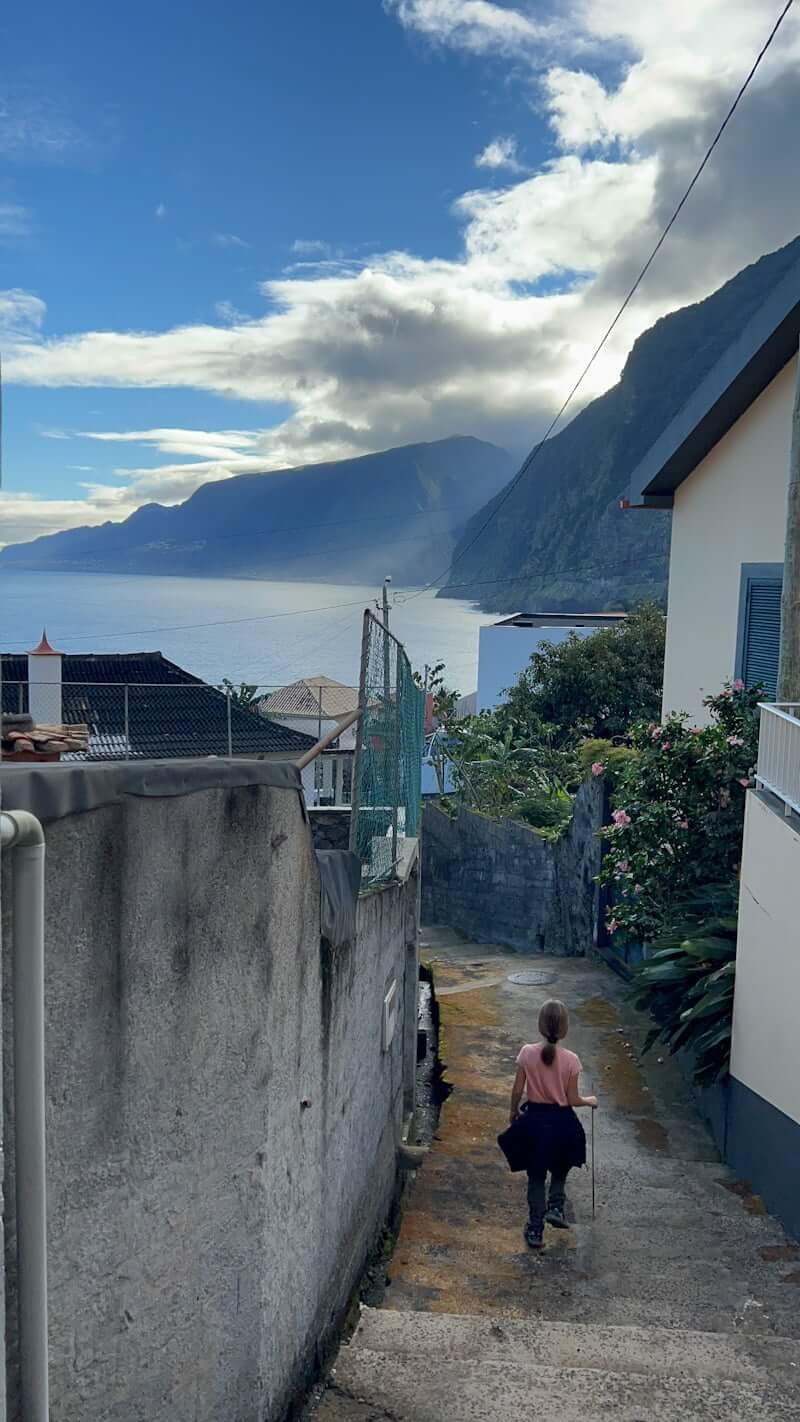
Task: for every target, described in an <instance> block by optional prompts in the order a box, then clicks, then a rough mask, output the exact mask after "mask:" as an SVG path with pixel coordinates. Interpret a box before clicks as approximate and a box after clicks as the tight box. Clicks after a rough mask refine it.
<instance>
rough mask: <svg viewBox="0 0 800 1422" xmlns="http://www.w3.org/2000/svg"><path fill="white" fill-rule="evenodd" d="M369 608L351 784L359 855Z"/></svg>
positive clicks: (352, 846) (353, 838)
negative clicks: (359, 815) (359, 816)
mask: <svg viewBox="0 0 800 1422" xmlns="http://www.w3.org/2000/svg"><path fill="white" fill-rule="evenodd" d="M370 616H371V614H370V611H369V608H365V609H364V623H363V627H362V632H361V667H360V670H359V673H358V709H359V712H360V715H359V718H358V720H357V721H356V746H355V751H354V752H353V773H352V778H351V782H350V849H351V850H352V852H353V853H354V854H358V812H359V809H360V807H361V744H362V741H363V739H364V730H365V727H366V716H367V666H368V663H369V624H370Z"/></svg>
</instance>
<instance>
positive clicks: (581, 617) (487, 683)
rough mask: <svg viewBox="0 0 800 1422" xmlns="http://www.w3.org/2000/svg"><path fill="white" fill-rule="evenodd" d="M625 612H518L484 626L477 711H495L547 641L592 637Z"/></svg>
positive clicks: (613, 624) (479, 645)
mask: <svg viewBox="0 0 800 1422" xmlns="http://www.w3.org/2000/svg"><path fill="white" fill-rule="evenodd" d="M624 618H625V613H624V612H590V613H579V612H518V613H517V614H516V615H515V616H514V617H505V618H503V620H502V622H494V623H492V624H491V625H490V626H488V627H482V628H481V630H480V634H479V642H478V691H477V698H476V702H477V704H476V710H477V711H493V710H494V708H495V707H496V706H499V705H500V702H501V701H503V700H505V693H506V692H507V691H508V689H509V687H511V686H513V685H514V682H515V681H517V679H518V677H519V676H520V674H521V673H522V672H523V671H525V668H526V667H527V665H528V662H529V661H530V659H531V656H532V655H533V653H534V652H535V651H537V650H538V648H539V647H540V646H541V645H542V643H543V642H556V643H558V642H566V641H567V640H568V638H569V637H571V636H572V635H573V634H574V635H575V636H577V637H589V636H591V634H592V632H598V631H600V630H601V628H603V627H614V626H616V625H617V624H618V623H619V622H620V621H622V620H624Z"/></svg>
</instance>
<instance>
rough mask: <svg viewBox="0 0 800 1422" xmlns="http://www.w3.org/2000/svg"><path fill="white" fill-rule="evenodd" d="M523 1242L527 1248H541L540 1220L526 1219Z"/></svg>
mask: <svg viewBox="0 0 800 1422" xmlns="http://www.w3.org/2000/svg"><path fill="white" fill-rule="evenodd" d="M524 1233H525V1243H526V1244H527V1246H528V1248H529V1249H541V1248H542V1245H543V1235H544V1226H543V1224H542V1221H541V1220H528V1223H527V1224H526V1226H525V1231H524Z"/></svg>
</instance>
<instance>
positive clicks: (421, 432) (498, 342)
mask: <svg viewBox="0 0 800 1422" xmlns="http://www.w3.org/2000/svg"><path fill="white" fill-rule="evenodd" d="M387 8H388V10H389V11H390V13H392V14H393V15H395V16H396V17H397V18H398V19H399V20H400V21H401V22H402V24H403V25H404V26H406V27H407V28H408V29H409V30H411V29H413V30H415V31H416V32H417V33H418V34H419V35H420V36H421V37H422V38H423V39H425V40H427V41H434V42H436V43H438V44H448V45H451V46H453V47H455V48H458V49H460V50H462V51H466V52H467V53H469V54H470V55H472V56H476V55H483V56H491V55H494V56H495V57H497V58H499V59H503V60H504V59H506V58H508V59H509V60H510V61H511V67H512V69H513V73H514V76H515V78H516V79H517V80H520V78H521V80H522V82H523V84H524V86H525V88H524V96H525V98H526V99H527V98H531V99H532V100H533V101H534V102H535V103H536V104H537V105H538V106H539V107H540V109H541V111H542V113H543V115H544V117H545V119H546V120H547V122H548V123H549V125H550V129H551V132H552V135H553V142H554V145H555V146H554V148H553V150H552V151H551V154H550V155H549V157H547V158H546V159H545V160H544V161H543V162H541V163H540V165H539V167H538V168H537V170H536V171H534V172H531V173H529V174H525V175H524V176H523V175H519V176H517V177H514V178H512V181H510V182H509V184H508V185H507V186H505V187H503V188H489V189H486V188H484V189H482V190H478V191H474V192H467V193H464V194H462V196H461V197H460V198H458V200H457V201H456V203H455V204H454V206H453V213H454V218H455V220H456V221H457V222H458V223H459V224H460V225H461V229H462V244H461V249H460V251H459V253H458V255H457V256H455V257H453V258H452V259H450V260H442V259H437V258H426V259H422V258H419V257H417V256H415V255H414V254H413V253H410V252H403V251H389V252H383V253H378V254H376V255H373V256H370V257H368V258H366V259H363V260H359V261H358V262H355V261H353V262H346V261H345V260H344V258H343V254H342V253H340V252H339V251H337V250H336V249H335V248H333V247H332V246H331V244H329V243H326V242H323V241H321V240H318V239H310V238H298V239H297V241H296V242H295V243H294V252H295V255H297V256H298V257H301V258H305V259H307V260H306V261H305V262H302V261H301V262H298V263H296V264H295V266H294V267H293V268H291V269H290V270H289V271H288V272H286V273H285V274H284V276H283V277H282V278H281V279H279V280H272V281H266V282H264V283H263V285H262V294H263V296H264V297H265V298H266V305H265V309H264V310H263V312H262V313H261V314H259V315H258V316H256V317H244V316H242V315H241V313H239V312H237V311H236V310H235V308H233V307H231V306H230V305H228V304H225V303H222V304H220V305H219V306H218V307H217V317H218V322H217V323H216V324H212V323H210V322H209V323H205V324H193V325H185V326H176V327H174V328H172V329H169V330H164V331H87V332H76V333H73V334H71V335H66V336H63V337H58V338H54V339H45V338H44V337H43V335H42V333H41V330H40V327H41V322H42V318H43V316H44V306H43V303H41V302H40V301H38V298H34V297H30V296H29V294H26V293H12V294H11V295H12V296H15V298H16V300H17V303H18V305H19V303H20V302H21V303H22V305H21V306H19V311H20V312H22V314H23V317H24V303H25V302H26V301H27V302H29V303H30V302H32V303H34V305H33V306H29V307H28V308H27V311H28V318H29V319H28V321H27V324H26V323H25V320H24V319H22V320H20V319H17V320H16V324H15V325H14V326H13V331H14V338H13V340H12V341H11V342H10V343H7V353H6V357H5V373H6V375H7V378H8V380H9V381H11V380H16V381H20V382H23V383H26V384H29V385H39V386H43V387H46V386H60V385H65V386H67V385H73V386H98V387H99V386H107V387H115V386H116V387H131V388H139V389H142V388H157V387H177V388H181V387H182V388H191V389H197V390H204V391H210V392H213V393H215V394H217V395H222V396H230V397H233V398H237V399H249V400H252V401H254V402H269V403H284V404H287V405H288V406H289V407H290V411H291V413H290V414H289V416H288V418H286V419H283V420H282V421H281V422H280V423H278V424H276V425H275V426H274V427H273V428H271V429H267V430H263V431H255V432H254V431H238V430H223V431H218V432H213V431H201V432H198V431H186V430H144V431H142V430H138V431H129V432H126V431H121V432H119V433H118V434H112V435H106V436H105V438H106V439H107V440H114V441H118V442H119V443H120V444H123V443H139V444H144V445H145V446H148V447H149V448H150V449H155V450H156V451H157V452H158V453H160V454H162V455H163V456H164V457H165V460H166V461H168V462H165V463H163V464H162V465H160V466H159V467H158V468H157V469H143V468H139V467H137V468H133V469H127V470H124V469H123V470H118V471H117V473H116V475H115V478H116V481H117V482H116V483H114V484H109V485H100V484H98V485H93V486H92V487H91V489H89V490H87V503H86V506H85V507H86V508H87V509H89V510H90V511H91V515H92V517H93V518H95V519H96V518H99V517H100V516H106V517H108V516H110V513H109V510H111V511H113V512H114V513H115V514H117V515H118V514H119V513H120V512H121V511H122V510H123V509H124V508H128V507H130V506H132V505H133V504H135V502H137V501H138V502H141V501H142V499H143V498H144V497H148V498H163V499H165V500H174V498H176V497H182V496H185V494H186V493H188V492H191V490H192V488H193V487H197V485H198V484H199V483H201V482H203V481H205V480H206V479H208V478H219V477H225V476H227V475H230V474H232V473H236V472H237V471H241V470H244V469H249V468H261V469H275V468H281V467H286V466H290V465H294V464H300V463H305V462H310V461H317V460H326V459H334V458H338V457H343V456H346V455H350V454H354V453H362V452H365V451H367V450H370V449H376V448H382V447H387V446H389V445H391V444H395V443H400V442H403V441H410V440H415V439H428V438H437V437H440V436H442V435H445V434H450V433H453V432H454V431H464V432H471V433H475V434H478V435H482V436H484V437H487V438H494V439H496V440H497V441H498V442H500V443H506V444H514V445H522V444H524V443H528V442H531V443H532V442H533V441H534V440H535V438H536V436H537V434H538V433H539V432H540V431H541V429H542V427H543V424H544V422H545V420H546V419H547V417H548V416H549V415H550V414H551V412H552V410H553V408H554V407H556V406H557V404H558V403H560V401H561V399H562V398H563V395H564V393H565V391H566V390H567V389H568V388H569V386H570V385H571V383H572V381H573V380H574V378H575V376H576V374H577V372H578V371H579V370H580V369H581V368H582V366H583V365H584V363H585V362H586V360H587V359H588V356H589V354H590V353H591V350H592V349H593V346H594V344H595V343H596V341H597V339H598V338H599V336H600V334H601V333H602V332H603V331H604V330H605V328H606V326H607V325H608V323H609V321H610V320H611V318H612V316H613V315H614V314H615V312H616V310H617V307H618V305H619V302H620V299H621V296H622V295H623V294H624V292H625V291H626V290H627V288H628V286H629V285H630V282H631V279H632V277H633V275H634V274H635V272H636V271H637V270H638V269H639V267H640V266H641V264H642V261H643V259H644V258H645V257H646V255H647V253H648V252H649V251H650V249H651V247H652V245H653V243H654V241H655V238H656V236H657V235H658V233H659V231H660V229H661V228H662V227H663V224H664V221H665V220H666V217H667V216H668V215H669V212H670V211H671V209H672V207H673V206H674V204H675V202H676V200H677V198H678V196H679V195H680V193H681V191H682V190H683V188H684V187H685V185H686V182H687V181H688V178H689V176H690V175H691V173H692V171H693V169H694V167H695V166H696V164H697V162H698V160H699V157H700V155H701V153H702V151H703V149H704V147H705V145H706V144H707V142H708V140H709V138H710V136H711V134H712V133H713V131H714V128H715V126H716V124H717V123H718V121H719V117H720V116H721V113H722V112H724V109H725V107H726V106H727V103H728V102H729V100H730V96H731V94H732V93H733V92H734V91H735V88H736V87H737V85H738V83H739V82H740V80H741V77H742V76H743V75H744V74H745V73H746V72H747V69H748V68H749V66H750V64H751V62H752V59H753V57H754V55H755V53H756V52H757V50H758V48H759V46H760V44H761V43H762V42H763V39H764V38H765V35H766V29H768V26H765V22H764V14H763V3H762V0H740V3H739V4H738V5H737V6H736V8H735V10H731V8H730V5H729V3H728V0H671V4H670V22H669V25H666V24H665V23H664V21H663V12H662V11H660V10H659V9H658V8H657V7H656V8H653V7H647V6H642V5H641V3H640V0H554V3H553V5H552V7H551V8H550V9H549V10H548V8H547V7H546V6H545V5H543V4H541V5H537V6H535V7H534V6H533V5H532V4H529V5H522V4H517V5H516V6H512V5H499V4H490V3H488V0H472V3H469V0H392V3H388V0H387ZM598 55H599V56H600V57H601V61H600V62H598V60H597V58H596V57H597V56H598ZM576 56H579V60H580V62H579V64H578V63H577V62H576ZM611 62H613V64H614V65H615V67H614V68H613V69H612V68H611ZM798 68H800V11H798V14H797V15H796V16H794V15H790V17H789V19H788V20H787V21H786V22H785V24H784V27H783V29H782V30H781V32H780V35H779V38H778V40H777V41H776V44H775V45H774V46H773V50H771V51H770V55H769V56H768V59H767V61H765V64H764V66H763V68H762V70H761V71H760V72H759V75H758V77H757V81H756V83H755V84H754V85H753V87H752V89H751V91H750V92H749V93H748V95H747V97H746V100H745V102H744V104H743V105H742V107H741V109H740V111H739V113H738V114H737V116H736V118H735V119H734V122H733V123H732V124H731V127H730V129H729V130H728V132H727V133H726V135H725V138H724V140H723V142H722V143H721V144H720V146H719V148H718V149H717V151H716V153H715V155H714V159H713V161H712V164H711V165H710V166H709V168H708V169H707V170H706V172H705V174H704V175H703V178H702V181H701V183H700V184H699V185H698V188H697V189H696V191H695V193H694V194H693V196H692V199H691V201H690V203H689V204H688V205H687V208H686V210H685V211H684V213H683V214H682V216H681V219H680V222H679V223H678V225H677V226H676V228H675V229H674V231H673V233H672V234H671V235H670V238H669V241H668V242H667V244H666V245H665V247H664V249H663V250H662V252H661V253H660V254H659V257H658V260H657V262H656V263H655V265H654V267H653V268H652V270H651V272H650V273H649V275H648V278H647V281H646V284H645V286H644V287H643V289H642V290H641V291H640V292H639V293H638V294H637V297H636V300H635V302H634V303H633V304H632V306H631V307H630V308H629V310H628V311H627V312H626V314H625V316H624V318H623V320H622V321H621V322H620V324H619V326H618V327H617V330H616V331H615V333H614V336H613V338H612V340H611V341H610V342H609V344H608V346H607V348H606V349H605V351H604V352H603V355H602V357H601V359H600V360H599V361H598V362H597V365H596V366H595V368H594V369H593V371H592V373H591V376H590V378H589V379H588V380H587V382H586V384H585V386H584V387H583V389H582V392H581V399H582V400H585V399H587V398H590V397H591V396H592V395H594V394H596V393H598V392H599V391H600V390H602V389H605V388H607V386H608V385H609V384H610V383H611V382H613V380H614V379H615V378H616V377H617V376H618V374H619V371H620V369H621V366H622V364H623V362H624V359H625V356H626V354H627V352H628V350H629V349H630V346H631V344H632V342H633V340H634V339H635V338H636V336H637V335H638V334H639V333H640V332H641V331H642V330H644V329H645V328H646V327H648V326H649V325H651V324H652V323H653V321H654V320H655V319H657V318H658V317H659V316H661V315H663V314H664V313H665V312H667V311H669V310H672V309H674V308H675V307H676V306H678V305H682V304H684V303H686V302H687V301H691V300H696V299H698V298H700V297H702V296H704V295H706V294H707V293H708V292H710V291H712V290H713V289H714V288H715V287H716V286H717V285H719V284H720V282H722V281H723V280H725V279H726V278H727V277H729V276H731V275H733V273H734V272H735V271H737V270H738V269H739V268H740V267H742V266H743V265H745V264H746V263H747V262H748V261H751V260H753V259H755V258H756V257H758V256H759V255H761V254H762V253H763V252H764V251H767V250H770V249H772V248H774V247H777V246H780V245H781V244H782V243H783V242H786V241H788V240H789V239H790V238H791V237H793V236H794V235H795V234H796V233H797V231H798V230H799V229H800V189H798V185H797V184H796V183H795V182H794V171H793V162H794V159H793V154H794V150H795V147H796V142H795V138H796V129H797V123H798V119H799V118H800V100H799V99H798V92H797V72H798ZM503 141H505V142H509V141H510V140H499V139H498V140H496V142H497V143H498V144H499V143H501V142H503ZM491 146H492V145H490V148H491ZM485 152H488V150H485ZM505 152H506V157H512V158H514V157H515V154H514V151H513V150H510V149H506V150H505ZM506 167H507V165H506ZM6 296H8V293H7V294H6ZM0 300H2V298H0ZM36 303H38V304H36ZM0 314H2V307H1V306H0ZM100 433H101V432H99V431H93V432H91V434H92V437H93V438H97V437H98V436H99V435H100ZM182 460H189V461H190V462H188V463H183V462H181V461H182ZM27 516H28V517H30V516H32V515H31V514H30V511H28V515H27ZM42 516H43V517H44V516H45V515H44V514H43V515H42ZM47 516H48V517H49V514H48V515H47Z"/></svg>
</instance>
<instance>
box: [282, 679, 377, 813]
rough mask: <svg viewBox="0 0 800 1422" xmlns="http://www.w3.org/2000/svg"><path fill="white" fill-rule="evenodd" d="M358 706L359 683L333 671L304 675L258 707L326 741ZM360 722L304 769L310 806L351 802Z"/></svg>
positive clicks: (307, 733)
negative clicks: (340, 677) (347, 682)
mask: <svg viewBox="0 0 800 1422" xmlns="http://www.w3.org/2000/svg"><path fill="white" fill-rule="evenodd" d="M357 707H358V687H357V686H346V685H345V684H344V683H343V682H341V681H334V680H333V679H332V678H331V677H329V676H308V677H301V679H300V680H299V681H293V682H292V683H291V685H289V686H284V687H281V689H280V690H279V691H275V692H273V693H272V695H271V696H267V697H265V698H264V699H263V700H262V701H261V702H259V708H258V709H259V711H260V712H261V714H262V715H263V716H267V717H269V719H270V720H271V721H274V722H277V724H278V725H279V726H286V727H287V728H288V729H289V730H291V731H301V732H303V733H304V734H305V735H310V736H312V737H313V739H314V740H315V741H317V740H321V739H322V737H323V736H325V735H327V734H328V732H329V731H332V730H334V729H335V728H336V726H337V725H338V724H339V722H341V721H343V720H346V719H347V717H348V716H349V715H350V714H351V713H352V712H353V711H355V710H356V709H357ZM355 744H356V726H355V723H353V724H352V725H350V726H347V727H346V728H345V729H344V730H343V731H342V733H341V735H340V736H337V738H336V740H335V741H334V742H333V744H332V746H331V748H330V750H327V751H323V753H322V755H321V756H318V757H317V759H316V760H315V761H312V763H311V765H309V766H306V769H305V770H304V771H303V786H304V790H305V797H306V802H307V804H309V805H346V804H349V803H350V787H351V777H352V766H353V755H354V751H355Z"/></svg>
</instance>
